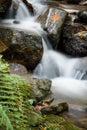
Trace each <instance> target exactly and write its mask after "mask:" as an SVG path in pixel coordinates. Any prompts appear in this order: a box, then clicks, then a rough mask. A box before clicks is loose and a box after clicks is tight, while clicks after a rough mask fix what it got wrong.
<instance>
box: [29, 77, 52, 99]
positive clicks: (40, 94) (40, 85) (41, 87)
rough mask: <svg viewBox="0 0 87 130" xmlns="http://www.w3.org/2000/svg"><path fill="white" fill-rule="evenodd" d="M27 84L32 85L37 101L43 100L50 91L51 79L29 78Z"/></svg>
mask: <svg viewBox="0 0 87 130" xmlns="http://www.w3.org/2000/svg"><path fill="white" fill-rule="evenodd" d="M29 84H31V85H32V86H33V89H34V92H35V98H36V100H37V101H41V100H43V99H44V98H45V97H46V96H47V95H49V93H50V92H51V90H50V88H51V81H50V80H48V79H37V78H29Z"/></svg>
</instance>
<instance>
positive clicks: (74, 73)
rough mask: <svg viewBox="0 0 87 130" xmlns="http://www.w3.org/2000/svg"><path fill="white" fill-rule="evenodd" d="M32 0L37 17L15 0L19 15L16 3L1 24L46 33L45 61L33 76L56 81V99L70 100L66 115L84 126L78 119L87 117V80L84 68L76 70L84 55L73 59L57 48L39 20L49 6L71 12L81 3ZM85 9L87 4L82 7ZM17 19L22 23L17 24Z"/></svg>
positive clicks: (43, 34)
mask: <svg viewBox="0 0 87 130" xmlns="http://www.w3.org/2000/svg"><path fill="white" fill-rule="evenodd" d="M28 1H29V2H30V3H31V4H32V6H33V8H34V14H35V15H34V16H32V15H31V13H29V11H28V9H27V8H26V6H25V5H24V3H23V2H22V1H19V0H13V2H15V3H16V4H17V5H18V10H17V13H16V16H15V18H14V9H13V5H12V6H11V7H10V9H9V11H8V14H7V17H6V19H5V20H1V22H0V26H3V27H11V28H14V29H16V28H17V29H19V30H26V31H28V30H29V31H33V32H36V33H38V34H39V35H40V36H42V41H43V47H44V53H43V56H42V59H41V62H40V63H39V64H38V65H37V67H36V68H35V70H34V71H33V76H34V77H37V78H47V79H50V80H51V81H52V87H51V90H52V92H53V96H54V99H55V102H67V103H68V104H69V106H70V110H69V112H68V113H64V114H63V116H64V117H66V118H68V119H70V120H71V121H72V122H74V124H76V125H77V126H79V127H82V126H81V125H80V124H79V122H78V118H79V120H80V119H84V118H85V119H86V118H87V112H86V111H85V109H84V108H86V105H87V80H82V79H83V77H84V76H85V73H84V71H82V72H80V71H79V70H77V69H76V65H77V64H78V63H79V61H80V58H72V57H69V56H66V55H64V54H62V53H60V52H58V51H55V50H53V48H52V46H51V44H50V42H49V39H48V38H47V33H46V32H45V31H44V30H43V29H42V27H41V25H40V23H39V22H37V18H38V16H39V15H41V14H42V13H44V12H45V11H46V9H47V8H48V7H47V5H48V6H54V7H57V8H61V9H62V8H63V9H64V10H66V11H67V12H69V13H71V12H78V9H79V6H77V7H73V6H72V5H71V6H70V5H64V4H63V3H58V2H56V1H55V2H54V1H48V2H46V1H44V2H41V1H39V0H28ZM56 3H57V4H56ZM71 8H72V9H71ZM82 8H85V7H84V6H82ZM15 22H16V23H17V22H18V23H17V24H15ZM76 114H77V115H76ZM86 121H87V120H86Z"/></svg>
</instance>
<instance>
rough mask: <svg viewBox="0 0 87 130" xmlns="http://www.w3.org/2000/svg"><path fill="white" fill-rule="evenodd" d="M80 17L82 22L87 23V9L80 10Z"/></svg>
mask: <svg viewBox="0 0 87 130" xmlns="http://www.w3.org/2000/svg"><path fill="white" fill-rule="evenodd" d="M78 18H79V20H80V22H83V23H86V24H87V11H85V10H84V11H79V13H78Z"/></svg>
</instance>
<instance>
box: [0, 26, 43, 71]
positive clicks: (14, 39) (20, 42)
mask: <svg viewBox="0 0 87 130" xmlns="http://www.w3.org/2000/svg"><path fill="white" fill-rule="evenodd" d="M0 41H1V42H2V43H3V44H5V45H6V46H7V48H8V49H7V50H6V51H4V52H3V56H4V58H5V59H6V60H8V61H10V62H16V63H19V64H23V65H24V66H26V68H27V69H29V70H33V69H34V68H35V67H36V65H37V64H38V63H39V62H40V60H41V58H42V54H43V46H42V38H41V37H40V36H39V35H38V34H36V33H34V32H26V31H18V30H17V29H16V30H14V29H11V28H0Z"/></svg>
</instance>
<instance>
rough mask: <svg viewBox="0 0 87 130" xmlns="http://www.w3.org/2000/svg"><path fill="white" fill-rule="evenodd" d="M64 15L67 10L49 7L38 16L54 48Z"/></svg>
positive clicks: (58, 37) (56, 45) (58, 38)
mask: <svg viewBox="0 0 87 130" xmlns="http://www.w3.org/2000/svg"><path fill="white" fill-rule="evenodd" d="M66 17H67V12H65V11H63V10H60V9H55V8H49V9H48V10H46V11H45V13H44V14H43V15H41V16H39V18H38V20H39V22H40V23H41V25H42V28H43V29H44V30H45V31H47V35H48V38H49V40H50V42H51V44H52V46H53V48H54V49H57V47H58V43H59V40H60V35H61V31H62V28H63V24H64V21H65V19H66Z"/></svg>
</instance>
